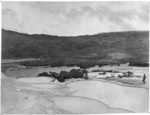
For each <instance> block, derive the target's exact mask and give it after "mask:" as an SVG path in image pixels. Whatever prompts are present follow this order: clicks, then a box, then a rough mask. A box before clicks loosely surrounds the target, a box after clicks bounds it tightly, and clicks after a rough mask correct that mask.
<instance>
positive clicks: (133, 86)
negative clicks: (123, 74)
mask: <svg viewBox="0 0 150 115" xmlns="http://www.w3.org/2000/svg"><path fill="white" fill-rule="evenodd" d="M77 81H101V82H105V83H112V84H116V85H120V86H126V87H132V88H143V89H145V90H147V91H149V88H145V87H139V86H137V85H129V84H123V83H120V82H115V81H107V80H102V79H90V80H75V81H70V82H68V83H64V85H68V84H69V83H72V82H77Z"/></svg>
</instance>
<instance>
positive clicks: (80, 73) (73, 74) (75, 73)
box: [38, 69, 88, 82]
mask: <svg viewBox="0 0 150 115" xmlns="http://www.w3.org/2000/svg"><path fill="white" fill-rule="evenodd" d="M38 76H47V77H53V78H56V79H57V80H58V81H59V82H64V81H65V79H70V78H83V79H88V75H87V71H86V70H81V69H72V70H71V71H70V72H67V71H61V72H60V73H56V72H51V71H50V72H49V73H47V72H42V73H39V75H38Z"/></svg>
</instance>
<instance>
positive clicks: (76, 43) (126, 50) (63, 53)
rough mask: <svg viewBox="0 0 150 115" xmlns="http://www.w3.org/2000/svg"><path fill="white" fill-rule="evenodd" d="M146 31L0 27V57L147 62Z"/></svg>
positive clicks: (147, 35) (147, 38)
mask: <svg viewBox="0 0 150 115" xmlns="http://www.w3.org/2000/svg"><path fill="white" fill-rule="evenodd" d="M148 56H149V31H128V32H110V33H99V34H95V35H81V36H53V35H45V34H41V35H39V34H33V35H29V34H25V33H19V32H14V31H10V30H4V29H2V58H3V59H8V58H51V59H53V58H65V59H66V58H67V59H68V60H72V59H75V58H76V59H80V60H81V59H82V60H85V61H86V60H95V61H97V62H122V61H123V62H129V61H138V62H148Z"/></svg>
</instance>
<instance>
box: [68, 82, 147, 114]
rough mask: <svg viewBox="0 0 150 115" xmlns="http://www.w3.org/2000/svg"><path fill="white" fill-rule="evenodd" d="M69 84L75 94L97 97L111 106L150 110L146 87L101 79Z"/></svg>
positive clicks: (141, 110) (132, 109)
mask: <svg viewBox="0 0 150 115" xmlns="http://www.w3.org/2000/svg"><path fill="white" fill-rule="evenodd" d="M67 86H68V87H70V88H73V89H75V90H76V92H75V93H74V95H75V96H82V97H88V98H93V99H97V100H99V101H102V102H104V103H105V104H107V105H109V106H110V107H115V108H122V109H127V110H131V111H134V112H148V102H149V93H148V90H146V89H144V88H136V87H127V86H121V85H118V84H114V83H109V82H101V81H77V82H72V83H69V84H67Z"/></svg>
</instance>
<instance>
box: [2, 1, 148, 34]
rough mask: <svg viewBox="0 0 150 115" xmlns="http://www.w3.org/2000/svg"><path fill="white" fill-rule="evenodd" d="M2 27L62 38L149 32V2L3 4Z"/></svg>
mask: <svg viewBox="0 0 150 115" xmlns="http://www.w3.org/2000/svg"><path fill="white" fill-rule="evenodd" d="M2 28H3V29H6V30H13V31H17V32H21V33H28V34H49V35H58V36H78V35H92V34H98V33H103V32H118V31H141V30H142V31H143V30H149V4H148V2H142V1H139V2H98V1H97V2H2Z"/></svg>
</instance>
